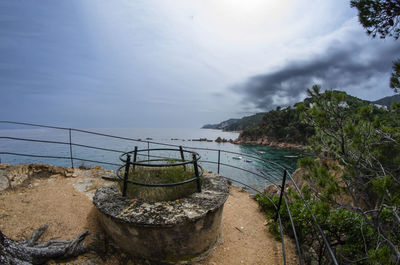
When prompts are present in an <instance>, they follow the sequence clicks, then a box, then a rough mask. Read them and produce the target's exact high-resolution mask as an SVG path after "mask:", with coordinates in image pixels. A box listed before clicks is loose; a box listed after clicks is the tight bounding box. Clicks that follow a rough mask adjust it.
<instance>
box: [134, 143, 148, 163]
mask: <svg viewBox="0 0 400 265" xmlns="http://www.w3.org/2000/svg"><path fill="white" fill-rule="evenodd" d="M135 162H136V160H135ZM149 162H150V142H147V163H149Z"/></svg>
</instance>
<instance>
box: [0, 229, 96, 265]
mask: <svg viewBox="0 0 400 265" xmlns="http://www.w3.org/2000/svg"><path fill="white" fill-rule="evenodd" d="M48 227H49V226H48V225H47V224H46V225H43V226H41V227H39V228H38V229H37V230H36V231H35V232H34V233H33V234H32V236H31V237H30V239H29V240H26V241H14V240H12V239H9V238H8V237H6V236H5V235H4V234H3V233H2V232H1V231H0V264H10V265H14V264H15V265H36V264H43V263H45V262H46V261H48V260H51V259H67V258H72V257H76V256H79V255H81V254H83V253H85V252H87V251H88V250H89V246H85V245H83V244H82V242H83V240H84V239H85V238H86V237H87V236H88V235H89V232H87V231H86V232H83V233H80V234H79V235H78V236H77V237H76V238H75V239H74V240H72V241H67V240H51V241H48V242H44V243H38V242H37V240H38V239H39V238H40V237H41V236H42V235H43V233H44V232H45V231H46V230H47V228H48Z"/></svg>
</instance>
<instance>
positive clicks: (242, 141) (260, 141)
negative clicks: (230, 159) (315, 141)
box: [233, 136, 307, 150]
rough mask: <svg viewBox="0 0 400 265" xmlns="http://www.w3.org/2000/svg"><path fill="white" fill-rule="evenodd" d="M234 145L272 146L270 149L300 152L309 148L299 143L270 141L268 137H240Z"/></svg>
mask: <svg viewBox="0 0 400 265" xmlns="http://www.w3.org/2000/svg"><path fill="white" fill-rule="evenodd" d="M233 143H234V144H239V145H258V146H270V147H278V148H291V149H300V150H305V149H306V148H307V146H305V145H302V144H299V143H288V142H277V141H270V140H269V139H268V137H266V136H264V137H260V138H257V139H256V140H253V139H250V138H246V137H240V136H239V137H238V138H236V139H235V140H234V141H233Z"/></svg>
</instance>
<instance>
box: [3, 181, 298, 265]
mask: <svg viewBox="0 0 400 265" xmlns="http://www.w3.org/2000/svg"><path fill="white" fill-rule="evenodd" d="M85 181H86V183H87V182H88V181H87V180H83V183H85ZM79 182H80V183H82V179H79V178H65V177H62V176H52V177H50V178H44V179H33V180H32V181H31V183H30V184H29V185H28V186H26V187H19V188H17V189H15V190H6V191H2V192H0V230H1V231H2V232H3V233H4V234H5V235H7V236H8V237H10V238H12V239H14V240H26V239H28V238H29V237H30V235H31V234H32V232H33V231H34V230H36V229H37V228H38V227H40V226H41V225H43V224H49V225H50V226H49V229H48V230H47V231H46V232H45V233H44V235H43V237H42V238H41V240H39V241H48V240H51V239H68V240H72V239H73V238H74V237H75V236H76V235H78V234H79V233H80V232H83V231H85V230H89V232H90V234H91V236H90V238H88V239H87V241H88V242H89V243H90V242H93V241H95V240H96V237H97V236H98V235H100V234H101V229H100V227H99V226H98V224H97V221H96V214H97V212H96V211H97V210H96V209H95V208H94V206H93V203H92V202H91V200H90V199H89V197H90V194H92V193H93V190H94V189H95V188H96V187H97V185H99V183H96V182H95V181H94V182H93V181H89V183H90V184H91V185H86V188H85V189H86V191H88V192H89V193H88V192H86V194H85V193H83V192H80V191H78V190H77V189H76V188H74V184H75V185H76V184H77V183H79ZM240 190H241V189H240V188H238V187H234V186H232V187H231V192H230V196H229V198H228V200H227V202H226V203H225V206H224V211H223V219H222V232H223V243H222V244H220V245H218V246H217V247H216V250H215V253H214V255H213V256H212V257H210V258H208V259H207V260H204V261H202V262H201V263H200V264H202V265H206V264H210V265H211V264H226V265H228V264H229V265H233V264H283V259H282V246H281V242H279V241H276V240H275V239H274V237H273V236H272V235H271V234H270V233H269V232H268V229H267V226H265V216H264V214H263V213H262V212H260V210H259V208H258V205H257V203H256V202H255V201H254V200H252V199H251V198H250V196H249V194H248V193H246V192H241V191H240ZM285 245H286V252H287V264H297V258H296V254H295V248H294V244H293V243H292V242H291V241H290V240H289V239H287V238H285ZM48 264H58V263H55V262H49V263H48ZM62 264H87V265H89V264H134V263H133V262H132V261H129V259H126V258H125V259H122V260H121V257H118V258H117V257H115V256H112V255H108V256H107V259H106V260H105V261H104V260H101V259H100V258H99V257H98V256H97V255H95V254H91V256H90V255H86V256H85V257H80V258H78V259H76V260H72V261H67V262H64V263H62Z"/></svg>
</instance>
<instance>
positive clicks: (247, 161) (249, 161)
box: [243, 159, 253, 163]
mask: <svg viewBox="0 0 400 265" xmlns="http://www.w3.org/2000/svg"><path fill="white" fill-rule="evenodd" d="M243 161H244V162H246V163H251V162H253V161H252V160H247V159H245V160H243Z"/></svg>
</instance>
